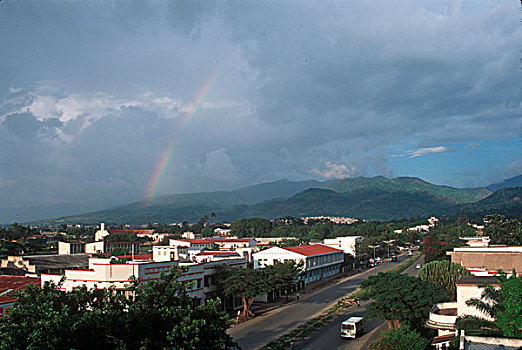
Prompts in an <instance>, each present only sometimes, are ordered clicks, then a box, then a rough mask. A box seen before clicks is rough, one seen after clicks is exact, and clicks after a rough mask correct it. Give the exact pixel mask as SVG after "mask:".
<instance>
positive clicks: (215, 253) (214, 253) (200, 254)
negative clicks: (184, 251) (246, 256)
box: [196, 251, 239, 256]
mask: <svg viewBox="0 0 522 350" xmlns="http://www.w3.org/2000/svg"><path fill="white" fill-rule="evenodd" d="M196 255H198V256H202V255H237V256H239V254H238V253H236V252H225V251H219V252H209V251H205V252H201V253H198V254H196Z"/></svg>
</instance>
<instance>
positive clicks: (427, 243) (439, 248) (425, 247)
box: [422, 236, 452, 263]
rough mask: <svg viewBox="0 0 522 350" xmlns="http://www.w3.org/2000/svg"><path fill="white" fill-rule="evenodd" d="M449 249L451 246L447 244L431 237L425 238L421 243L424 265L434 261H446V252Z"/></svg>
mask: <svg viewBox="0 0 522 350" xmlns="http://www.w3.org/2000/svg"><path fill="white" fill-rule="evenodd" d="M451 249H452V246H450V245H449V243H448V242H444V241H440V240H437V239H435V238H434V237H433V236H426V238H424V240H423V241H422V254H424V261H426V263H429V262H431V261H435V260H447V259H448V256H447V255H446V252H447V251H449V250H451Z"/></svg>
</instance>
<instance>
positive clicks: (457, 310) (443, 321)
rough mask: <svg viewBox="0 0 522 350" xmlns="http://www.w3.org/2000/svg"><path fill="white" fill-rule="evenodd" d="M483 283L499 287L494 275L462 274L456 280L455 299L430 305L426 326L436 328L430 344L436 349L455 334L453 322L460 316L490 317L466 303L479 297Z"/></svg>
mask: <svg viewBox="0 0 522 350" xmlns="http://www.w3.org/2000/svg"><path fill="white" fill-rule="evenodd" d="M485 284H489V285H491V286H498V287H500V285H499V284H498V281H497V280H496V278H495V277H477V276H462V277H461V278H460V280H459V281H458V282H457V301H455V302H445V303H438V304H436V305H434V306H433V307H432V309H431V311H430V314H429V319H428V321H427V323H426V326H427V327H428V328H432V329H436V330H438V336H437V337H435V338H434V340H433V342H432V345H434V346H435V347H436V348H437V349H444V348H445V347H448V346H449V342H450V341H451V339H452V338H454V337H455V336H456V335H457V331H456V329H455V322H456V321H457V318H458V317H460V316H464V315H471V316H478V317H483V318H486V319H490V318H489V317H488V316H487V315H486V314H485V313H483V312H482V311H480V310H478V309H477V308H475V307H472V306H468V305H466V301H468V300H469V299H472V298H478V299H480V297H481V295H482V291H483V290H484V289H483V288H482V287H481V286H483V285H485Z"/></svg>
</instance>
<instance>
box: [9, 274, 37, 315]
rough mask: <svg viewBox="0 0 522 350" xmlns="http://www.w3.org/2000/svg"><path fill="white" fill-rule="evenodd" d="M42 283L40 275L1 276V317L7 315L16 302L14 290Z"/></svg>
mask: <svg viewBox="0 0 522 350" xmlns="http://www.w3.org/2000/svg"><path fill="white" fill-rule="evenodd" d="M31 284H33V285H37V286H39V285H40V278H39V277H26V276H0V318H2V317H4V316H6V315H7V313H8V312H9V310H10V309H12V308H13V306H14V303H15V302H16V299H17V298H16V296H14V295H13V294H14V292H16V291H19V290H22V289H25V288H26V287H27V286H28V285H31Z"/></svg>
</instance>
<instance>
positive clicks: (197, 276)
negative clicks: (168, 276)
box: [41, 252, 246, 309]
mask: <svg viewBox="0 0 522 350" xmlns="http://www.w3.org/2000/svg"><path fill="white" fill-rule="evenodd" d="M223 253H225V254H223ZM232 254H234V256H232ZM224 255H226V256H224ZM148 257H149V256H147V258H148ZM201 258H202V259H201V261H199V262H180V261H177V260H167V261H154V260H148V259H143V260H132V261H127V262H124V263H112V264H111V259H99V258H91V259H89V269H88V270H65V271H64V273H63V274H61V275H51V274H42V276H41V278H42V280H41V283H42V285H43V283H45V282H46V281H53V282H54V283H56V284H58V283H59V282H60V280H61V279H62V278H64V281H63V283H62V289H63V290H65V291H71V290H73V289H74V288H76V287H79V286H82V285H85V286H86V287H87V288H99V289H101V288H109V287H112V288H114V289H115V290H117V291H120V292H122V293H126V292H128V291H129V284H130V277H131V276H134V277H135V278H136V279H137V280H138V281H140V282H142V283H147V282H148V281H151V280H153V279H156V278H158V277H159V276H160V275H161V274H162V273H168V272H169V271H170V270H171V269H172V267H173V266H181V267H186V268H187V269H188V271H186V272H183V273H182V275H181V278H180V279H179V280H180V281H182V282H192V285H191V287H190V288H189V290H188V292H189V295H190V296H191V297H194V298H197V299H198V300H200V302H202V303H203V302H204V301H205V300H207V299H209V298H214V297H217V296H219V297H220V298H221V299H222V300H224V302H223V305H222V307H223V308H224V309H225V308H228V309H231V308H232V309H234V308H236V307H237V306H238V305H240V301H238V300H234V298H225V297H224V296H223V295H222V293H220V286H219V284H218V279H217V277H216V275H217V274H218V273H219V266H220V265H222V264H228V265H231V266H237V267H246V260H245V259H243V258H241V257H239V256H238V254H237V253H235V252H203V255H201Z"/></svg>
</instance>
